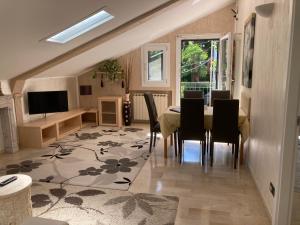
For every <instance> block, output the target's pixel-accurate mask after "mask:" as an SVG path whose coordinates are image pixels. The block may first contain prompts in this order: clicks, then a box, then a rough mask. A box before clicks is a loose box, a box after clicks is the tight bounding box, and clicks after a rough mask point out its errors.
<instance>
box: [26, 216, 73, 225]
mask: <svg viewBox="0 0 300 225" xmlns="http://www.w3.org/2000/svg"><path fill="white" fill-rule="evenodd" d="M22 225H69V224H68V223H66V222H64V221H58V220H52V219H44V218H40V217H32V218H28V219H26V220H25V222H23V223H22Z"/></svg>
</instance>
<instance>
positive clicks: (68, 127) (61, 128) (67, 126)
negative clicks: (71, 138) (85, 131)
mask: <svg viewBox="0 0 300 225" xmlns="http://www.w3.org/2000/svg"><path fill="white" fill-rule="evenodd" d="M80 128H81V117H80V116H76V117H72V118H70V119H68V120H65V121H63V122H60V123H59V124H58V138H62V137H64V136H66V135H68V134H71V133H73V132H75V131H77V130H79V129H80Z"/></svg>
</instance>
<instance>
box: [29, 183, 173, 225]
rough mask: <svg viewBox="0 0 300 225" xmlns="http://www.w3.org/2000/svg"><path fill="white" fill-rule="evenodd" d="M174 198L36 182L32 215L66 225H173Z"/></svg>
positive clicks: (33, 187)
mask: <svg viewBox="0 0 300 225" xmlns="http://www.w3.org/2000/svg"><path fill="white" fill-rule="evenodd" d="M177 206H178V198H177V197H172V196H160V195H153V194H145V193H137V194H133V193H130V192H128V191H119V190H111V189H95V188H87V187H80V186H72V185H59V184H51V183H42V182H37V183H34V184H33V186H32V207H33V216H38V217H44V218H48V219H58V220H61V221H66V222H68V223H69V224H70V225H116V224H122V225H174V222H175V218H176V212H177Z"/></svg>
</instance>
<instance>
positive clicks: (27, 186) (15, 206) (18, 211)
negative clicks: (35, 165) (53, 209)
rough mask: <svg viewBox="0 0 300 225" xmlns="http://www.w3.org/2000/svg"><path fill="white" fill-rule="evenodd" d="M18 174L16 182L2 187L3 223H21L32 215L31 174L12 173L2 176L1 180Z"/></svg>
mask: <svg viewBox="0 0 300 225" xmlns="http://www.w3.org/2000/svg"><path fill="white" fill-rule="evenodd" d="M12 176H17V177H18V179H17V180H15V181H14V182H12V183H10V184H8V185H6V186H4V187H0V202H1V204H0V221H1V225H19V224H22V222H23V221H24V220H25V219H26V218H27V217H31V216H32V204H31V184H32V179H31V177H30V176H27V175H22V174H12V175H6V176H2V177H0V182H2V181H4V180H6V179H8V178H10V177H12Z"/></svg>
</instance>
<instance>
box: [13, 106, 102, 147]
mask: <svg viewBox="0 0 300 225" xmlns="http://www.w3.org/2000/svg"><path fill="white" fill-rule="evenodd" d="M87 125H98V111H97V109H89V110H85V109H76V110H71V111H69V112H63V113H56V114H55V115H53V116H49V117H47V118H45V119H39V120H36V121H33V122H29V123H24V124H23V125H21V126H19V127H18V129H19V138H20V146H21V147H23V148H43V147H47V146H48V145H49V144H51V143H53V142H55V141H56V140H58V139H60V138H63V137H65V136H66V135H69V134H71V133H74V132H75V131H77V130H79V129H81V128H82V127H85V126H87Z"/></svg>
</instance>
